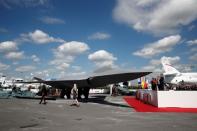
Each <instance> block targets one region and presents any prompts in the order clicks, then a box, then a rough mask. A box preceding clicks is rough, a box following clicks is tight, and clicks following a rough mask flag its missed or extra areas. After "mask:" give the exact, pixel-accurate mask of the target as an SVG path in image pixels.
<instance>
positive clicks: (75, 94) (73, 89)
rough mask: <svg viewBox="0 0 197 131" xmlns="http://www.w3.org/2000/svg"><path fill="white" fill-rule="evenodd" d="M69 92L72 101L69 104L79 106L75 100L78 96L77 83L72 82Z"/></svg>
mask: <svg viewBox="0 0 197 131" xmlns="http://www.w3.org/2000/svg"><path fill="white" fill-rule="evenodd" d="M71 94H72V95H73V99H74V101H73V103H72V104H71V106H77V107H79V106H80V105H79V102H78V100H77V96H78V89H77V84H74V86H73V88H72V90H71Z"/></svg>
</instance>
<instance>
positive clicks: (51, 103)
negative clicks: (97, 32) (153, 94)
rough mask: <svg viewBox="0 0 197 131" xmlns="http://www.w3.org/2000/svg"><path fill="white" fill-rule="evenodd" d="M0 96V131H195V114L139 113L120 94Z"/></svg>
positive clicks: (196, 121)
mask: <svg viewBox="0 0 197 131" xmlns="http://www.w3.org/2000/svg"><path fill="white" fill-rule="evenodd" d="M38 103H39V100H31V99H17V98H12V99H0V130H1V131H166V130H167V131H171V130H173V131H196V130H197V114H195V113H139V112H136V111H135V110H134V109H133V108H131V107H129V106H128V105H127V103H126V102H125V101H124V100H123V97H122V96H117V97H112V96H108V95H91V98H90V99H89V101H88V102H80V107H75V106H70V104H71V103H72V100H64V99H58V100H48V101H47V104H46V105H44V104H38Z"/></svg>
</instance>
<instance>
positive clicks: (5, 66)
mask: <svg viewBox="0 0 197 131" xmlns="http://www.w3.org/2000/svg"><path fill="white" fill-rule="evenodd" d="M8 68H10V66H9V65H6V64H3V63H1V62H0V71H3V70H7V69H8Z"/></svg>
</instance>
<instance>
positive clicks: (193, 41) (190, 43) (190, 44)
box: [187, 39, 197, 46]
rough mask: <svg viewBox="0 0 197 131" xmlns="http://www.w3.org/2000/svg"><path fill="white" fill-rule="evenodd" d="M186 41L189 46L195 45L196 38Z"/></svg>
mask: <svg viewBox="0 0 197 131" xmlns="http://www.w3.org/2000/svg"><path fill="white" fill-rule="evenodd" d="M187 43H188V45H189V46H193V45H197V39H196V40H190V41H187Z"/></svg>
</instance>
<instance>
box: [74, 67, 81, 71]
mask: <svg viewBox="0 0 197 131" xmlns="http://www.w3.org/2000/svg"><path fill="white" fill-rule="evenodd" d="M72 68H73V69H74V70H75V71H80V70H81V67H80V66H72Z"/></svg>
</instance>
